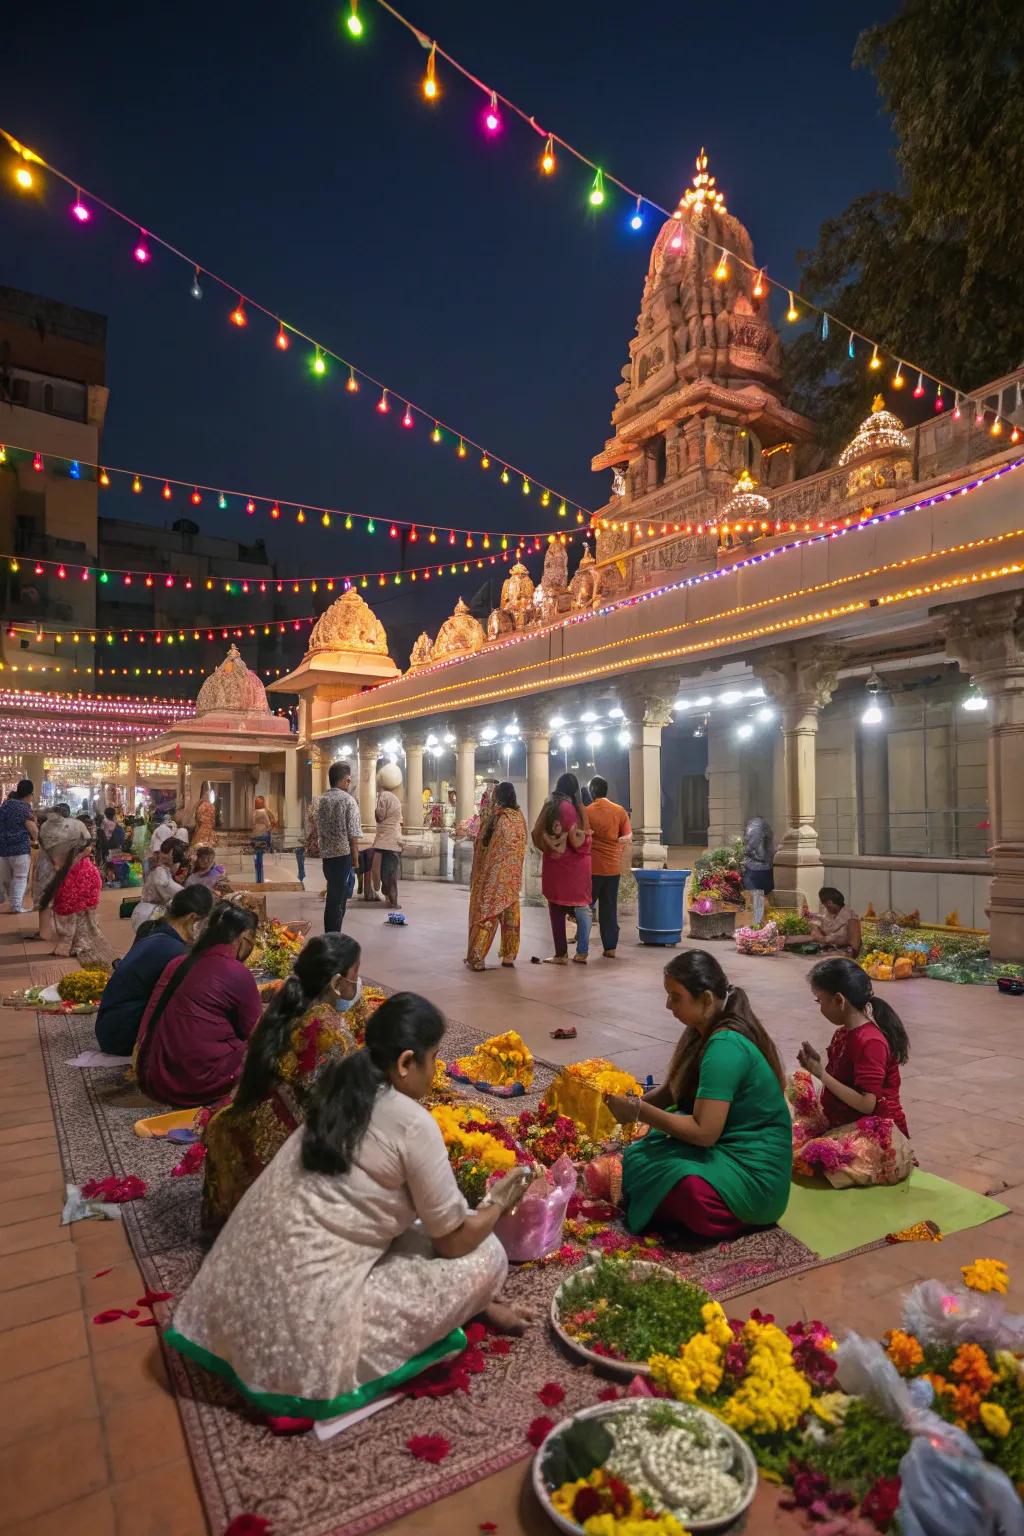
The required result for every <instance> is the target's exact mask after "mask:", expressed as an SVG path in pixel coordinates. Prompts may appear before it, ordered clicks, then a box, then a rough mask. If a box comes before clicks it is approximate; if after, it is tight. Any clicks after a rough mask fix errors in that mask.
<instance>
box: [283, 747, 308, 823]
mask: <svg viewBox="0 0 1024 1536" xmlns="http://www.w3.org/2000/svg"><path fill="white" fill-rule="evenodd" d="M301 750H302V748H301V747H292V746H288V747H285V749H284V805H283V807H282V812H281V822H282V825H283V827H284V842H285V847H287V848H291V847H294V846H295V844H296V843H297V842H301V841H302V838H303V836H304V834H305V828H304V827H303V825H302V799H301V797H300V795H299V752H300V751H301Z"/></svg>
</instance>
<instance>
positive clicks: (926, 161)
mask: <svg viewBox="0 0 1024 1536" xmlns="http://www.w3.org/2000/svg"><path fill="white" fill-rule="evenodd" d="M854 63H855V64H856V65H858V66H861V67H866V68H869V69H871V70H872V71H873V72H874V74H875V77H876V80H877V82H878V92H879V95H880V97H881V99H882V101H883V103H884V107H885V110H886V111H887V112H889V113H890V114H891V116H892V126H893V130H894V132H895V134H896V139H897V151H896V158H897V161H898V164H899V167H900V172H901V186H900V188H899V190H898V191H896V192H872V193H869V194H868V195H867V196H865V197H860V198H857V199H856V200H855V201H854V202H853V203H851V204H850V206H849V207H848V208H847V209H846V210H845V211H844V212H843V213H841V214H839V215H838V217H836V218H833V219H829V220H827V221H826V222H825V223H824V224H823V225H822V227H821V231H820V234H819V237H818V244H817V246H816V247H815V249H814V250H813V251H811V252H802V253H801V261H802V263H803V270H802V275H801V289H802V291H803V292H804V293H805V294H806V295H807V297H808V298H809V299H812V300H814V301H815V302H816V303H818V304H820V305H822V307H823V308H825V309H828V310H829V311H830V312H831V313H833V314H838V315H841V316H842V317H843V320H844V321H846V322H847V323H848V324H849V325H850V326H852V327H853V328H854V330H859V331H863V332H865V333H866V334H867V335H869V336H876V337H878V338H879V340H880V342H881V343H882V346H883V347H884V348H885V351H886V368H885V375H884V378H885V381H886V382H888V381H889V380H890V379H891V376H892V372H893V368H892V363H891V359H892V358H893V357H907V358H912V359H914V360H916V361H917V362H918V363H919V364H920V365H921V366H923V367H925V368H927V369H929V371H930V372H932V373H934V374H936V375H938V376H939V377H940V378H945V379H948V380H950V381H951V383H952V384H953V385H954V386H955V387H957V388H959V389H961V390H970V389H974V388H977V387H978V386H979V385H982V384H985V383H986V382H987V381H988V380H990V379H992V378H996V377H998V376H999V375H1000V374H1002V373H1007V372H1010V371H1011V370H1012V369H1013V368H1015V367H1017V366H1018V365H1019V364H1020V363H1021V361H1022V360H1024V307H1022V306H1021V305H1020V304H1019V302H1018V301H1017V290H1018V288H1019V284H1020V273H1021V271H1022V270H1024V220H1022V219H1021V213H1020V196H1021V194H1020V188H1021V185H1022V183H1024V109H1022V102H1024V5H1022V4H1021V3H1020V0H990V3H988V4H986V5H985V6H965V5H964V4H963V0H905V3H904V5H903V7H902V9H901V11H900V13H899V15H898V16H896V17H894V18H893V19H892V20H891V21H887V22H884V23H883V24H882V25H881V26H877V27H872V28H871V29H870V30H869V31H867V32H864V33H862V34H861V36H860V38H859V39H858V41H857V46H856V49H855V51H854ZM848 344H849V335H848V333H847V331H846V330H845V329H843V328H842V327H840V326H838V325H836V324H834V323H832V324H830V333H829V337H828V340H827V341H825V342H821V341H820V340H819V339H818V334H817V333H816V334H815V335H810V334H804V335H803V336H801V337H799V338H798V339H797V340H796V342H795V343H794V344H793V345H792V346H791V347H788V348H787V352H786V370H787V382H788V385H789V388H790V390H791V392H792V393H791V398H792V400H793V404H794V405H795V406H797V408H798V409H801V410H803V411H805V412H806V414H808V415H810V416H813V417H815V418H816V419H817V420H818V421H819V422H820V423H821V425H822V445H823V446H824V447H826V448H828V449H834V448H835V447H836V446H838V444H839V443H840V442H845V441H846V440H848V438H849V437H850V435H851V433H852V432H853V430H854V428H855V426H856V423H857V422H858V421H859V420H860V419H861V418H862V417H863V416H864V415H865V414H866V412H867V408H868V403H869V401H870V398H871V396H872V395H873V394H874V393H875V392H876V390H877V389H878V387H879V379H880V374H879V373H875V372H872V371H870V370H869V369H868V367H867V362H868V356H867V354H866V349H865V347H864V344H863V342H860V343H858V344H857V347H856V356H855V358H853V359H851V358H850V357H849V356H848V352H847V348H848ZM904 373H906V370H904ZM908 382H909V383H910V385H911V389H908V390H907V392H906V394H907V395H908V396H909V395H911V391H912V386H913V384H914V383H915V382H916V378H914V377H913V376H910V378H909V381H908ZM929 394H930V392H929ZM928 409H931V403H930V400H929V406H928ZM901 414H904V415H905V414H907V413H906V412H902V411H901Z"/></svg>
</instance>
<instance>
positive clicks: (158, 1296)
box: [135, 1286, 174, 1307]
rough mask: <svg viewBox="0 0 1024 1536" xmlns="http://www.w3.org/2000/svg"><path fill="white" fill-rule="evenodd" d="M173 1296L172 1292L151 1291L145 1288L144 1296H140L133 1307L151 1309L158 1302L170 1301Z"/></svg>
mask: <svg viewBox="0 0 1024 1536" xmlns="http://www.w3.org/2000/svg"><path fill="white" fill-rule="evenodd" d="M173 1295H174V1292H173V1291H151V1290H150V1289H149V1287H148V1286H147V1287H146V1294H145V1296H140V1297H139V1299H138V1301H137V1302H136V1303H135V1305H136V1306H137V1307H152V1306H154V1305H155V1304H156V1303H157V1302H158V1301H170V1300H171V1298H172V1296H173Z"/></svg>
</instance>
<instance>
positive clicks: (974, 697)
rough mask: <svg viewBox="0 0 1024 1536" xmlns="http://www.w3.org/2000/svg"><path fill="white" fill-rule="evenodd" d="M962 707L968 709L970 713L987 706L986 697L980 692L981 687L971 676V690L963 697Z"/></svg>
mask: <svg viewBox="0 0 1024 1536" xmlns="http://www.w3.org/2000/svg"><path fill="white" fill-rule="evenodd" d="M963 707H964V709H969V710H970V711H971V712H972V713H973V712H974V711H975V710H976V709H987V708H988V699H986V697H985V695H984V694H983V693H982V691H981V689H980V688H979V687H978V685H977V683H976V682H975V681H974V679H973V678H971V690H970V692H969V693H968V695H967V697H966V699H964V706H963Z"/></svg>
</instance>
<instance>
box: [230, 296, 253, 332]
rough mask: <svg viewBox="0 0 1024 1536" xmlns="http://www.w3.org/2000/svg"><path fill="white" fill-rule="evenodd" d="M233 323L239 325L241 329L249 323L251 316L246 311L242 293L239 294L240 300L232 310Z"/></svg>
mask: <svg viewBox="0 0 1024 1536" xmlns="http://www.w3.org/2000/svg"><path fill="white" fill-rule="evenodd" d="M231 324H232V325H237V326H238V328H239V329H240V330H241V328H242V327H243V326H246V325H248V324H249V316H248V315H247V314H246V312H245V300H244V299H243V298H242V295H241V294H239V295H238V302H237V304H236V305H235V307H234V309H233V310H232V311H231Z"/></svg>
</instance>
